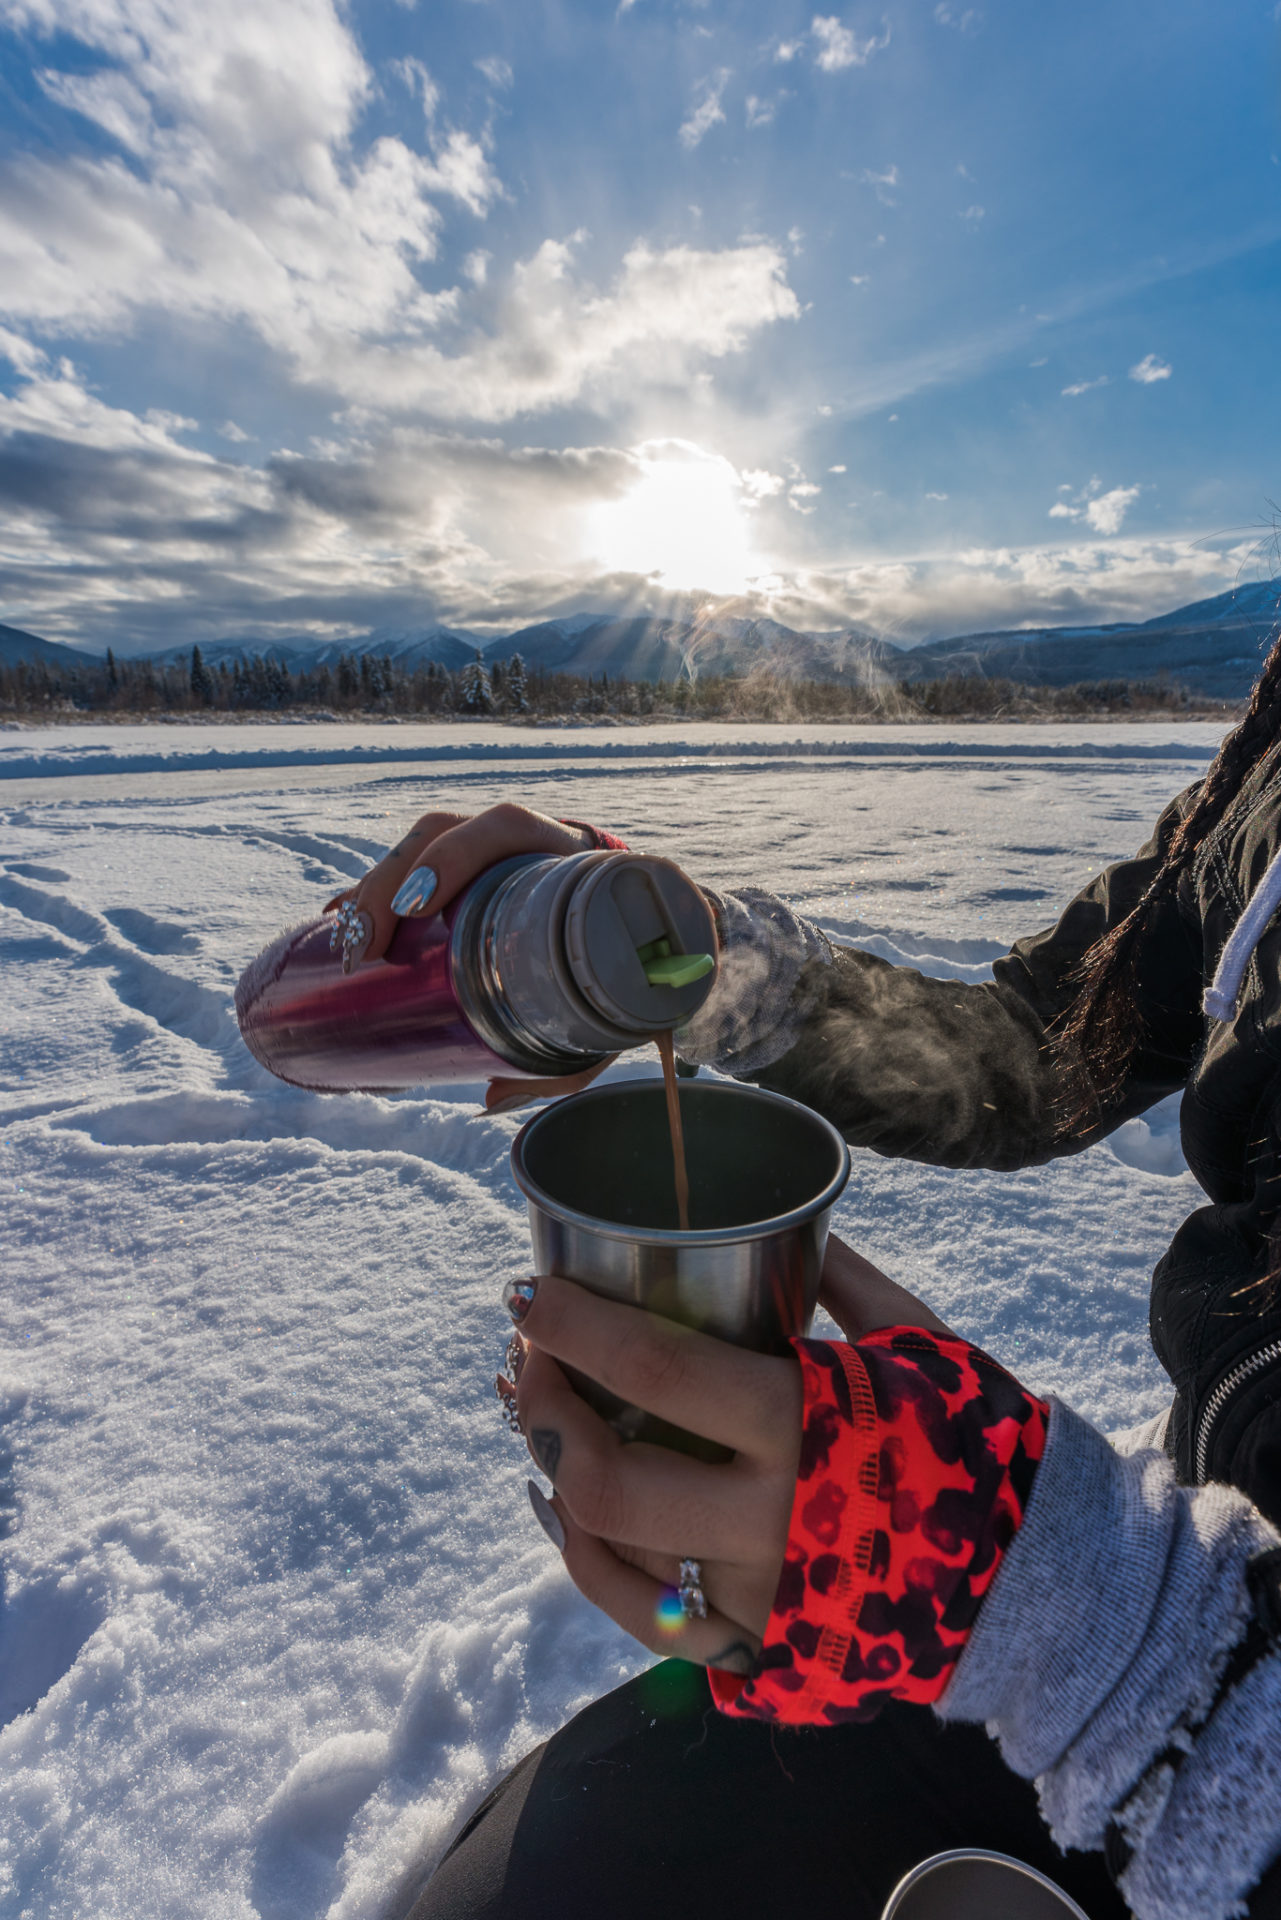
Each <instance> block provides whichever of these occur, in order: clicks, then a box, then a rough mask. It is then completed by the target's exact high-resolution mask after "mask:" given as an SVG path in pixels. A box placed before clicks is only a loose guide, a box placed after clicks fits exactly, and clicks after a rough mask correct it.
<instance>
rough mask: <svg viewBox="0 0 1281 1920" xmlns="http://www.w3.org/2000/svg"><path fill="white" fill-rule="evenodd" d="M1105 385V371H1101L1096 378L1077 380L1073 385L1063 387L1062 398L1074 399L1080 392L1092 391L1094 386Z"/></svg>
mask: <svg viewBox="0 0 1281 1920" xmlns="http://www.w3.org/2000/svg"><path fill="white" fill-rule="evenodd" d="M1107 385H1108V377H1107V375H1106V373H1101V374H1100V375H1099V377H1098V379H1097V380H1078V381H1076V383H1075V384H1074V385H1073V386H1070V387H1064V388H1063V398H1064V399H1065V400H1075V399H1076V397H1077V395H1078V394H1080V393H1093V391H1094V389H1095V388H1096V387H1106V386H1107Z"/></svg>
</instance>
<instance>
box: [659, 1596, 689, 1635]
mask: <svg viewBox="0 0 1281 1920" xmlns="http://www.w3.org/2000/svg"><path fill="white" fill-rule="evenodd" d="M654 1618H655V1619H656V1620H657V1622H658V1630H659V1632H660V1633H680V1631H681V1630H682V1628H683V1627H684V1625H685V1609H684V1607H683V1606H682V1605H681V1597H680V1595H679V1593H677V1591H676V1589H675V1587H668V1588H667V1589H666V1590H665V1591H664V1594H663V1597H662V1599H661V1600H660V1601H659V1603H658V1605H657V1606H656V1607H655V1609H654Z"/></svg>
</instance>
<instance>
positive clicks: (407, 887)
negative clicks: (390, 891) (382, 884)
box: [391, 867, 436, 914]
mask: <svg viewBox="0 0 1281 1920" xmlns="http://www.w3.org/2000/svg"><path fill="white" fill-rule="evenodd" d="M435 891H436V876H435V874H434V873H433V872H432V870H431V868H430V867H415V868H414V870H413V872H412V873H411V874H410V875H409V876H408V878H407V879H406V880H404V881H403V882H402V883H401V886H400V889H399V891H398V892H397V893H395V894H394V895H393V896H392V902H391V910H392V912H393V913H399V914H406V913H417V912H419V910H420V909H421V908H423V907H425V906H426V905H427V902H428V901H429V900H430V899H431V897H432V895H433V893H435Z"/></svg>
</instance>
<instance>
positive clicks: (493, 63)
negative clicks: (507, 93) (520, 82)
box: [476, 53, 515, 88]
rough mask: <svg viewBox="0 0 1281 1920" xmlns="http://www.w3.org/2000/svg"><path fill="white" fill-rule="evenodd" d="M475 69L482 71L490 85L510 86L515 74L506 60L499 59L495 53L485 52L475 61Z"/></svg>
mask: <svg viewBox="0 0 1281 1920" xmlns="http://www.w3.org/2000/svg"><path fill="white" fill-rule="evenodd" d="M476 68H477V71H478V72H480V73H483V74H484V76H485V78H486V80H488V82H489V84H490V86H491V87H504V88H505V87H510V86H511V84H512V81H513V80H514V79H515V75H514V74H513V72H512V70H511V66H510V65H509V63H508V62H507V61H506V60H500V59H499V58H498V55H497V54H495V53H491V54H487V55H486V56H485V58H484V59H483V60H478V61H477V62H476Z"/></svg>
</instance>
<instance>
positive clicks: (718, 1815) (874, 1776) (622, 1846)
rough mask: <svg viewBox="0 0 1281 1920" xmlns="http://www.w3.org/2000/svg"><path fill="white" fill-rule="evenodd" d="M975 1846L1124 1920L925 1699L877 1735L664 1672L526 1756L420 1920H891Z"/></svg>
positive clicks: (1109, 1888)
mask: <svg viewBox="0 0 1281 1920" xmlns="http://www.w3.org/2000/svg"><path fill="white" fill-rule="evenodd" d="M967 1846H968V1847H989V1848H992V1849H993V1850H994V1851H996V1852H998V1853H1009V1854H1013V1855H1014V1856H1015V1857H1016V1858H1017V1859H1020V1860H1024V1861H1026V1862H1027V1863H1028V1864H1029V1865H1030V1866H1033V1867H1039V1868H1040V1870H1041V1872H1042V1873H1044V1874H1047V1875H1048V1876H1049V1878H1050V1879H1051V1880H1054V1881H1056V1882H1057V1883H1058V1885H1059V1886H1061V1887H1063V1888H1064V1889H1065V1891H1066V1892H1068V1893H1070V1894H1071V1896H1072V1898H1073V1899H1074V1900H1076V1901H1077V1903H1078V1904H1079V1905H1080V1906H1081V1907H1082V1908H1083V1909H1084V1910H1085V1912H1086V1913H1087V1914H1088V1915H1089V1916H1090V1920H1126V1914H1127V1908H1126V1905H1125V1902H1124V1901H1123V1900H1122V1899H1121V1897H1120V1895H1119V1894H1118V1893H1117V1891H1116V1889H1115V1888H1114V1887H1113V1885H1112V1882H1111V1880H1110V1879H1109V1878H1108V1874H1107V1871H1106V1869H1105V1867H1104V1864H1103V1858H1102V1855H1101V1854H1095V1853H1070V1854H1067V1855H1063V1854H1060V1853H1059V1852H1058V1850H1057V1849H1056V1847H1055V1845H1054V1843H1053V1841H1052V1840H1051V1839H1050V1836H1049V1833H1048V1831H1047V1829H1046V1827H1045V1826H1044V1824H1043V1823H1042V1821H1041V1818H1040V1816H1039V1814H1038V1812H1037V1805H1036V1794H1035V1792H1034V1790H1033V1788H1032V1787H1031V1786H1030V1785H1029V1784H1028V1783H1027V1782H1026V1781H1023V1780H1020V1779H1018V1778H1017V1776H1016V1775H1014V1774H1012V1773H1010V1772H1009V1771H1008V1770H1007V1768H1006V1767H1005V1766H1004V1765H1003V1764H1002V1761H1001V1757H1000V1754H999V1753H998V1751H997V1748H996V1745H995V1742H993V1741H991V1740H989V1739H988V1737H987V1735H986V1734H985V1733H984V1732H983V1730H982V1728H980V1727H944V1726H941V1725H940V1724H939V1723H938V1721H936V1720H935V1718H934V1716H933V1715H932V1714H931V1713H929V1712H928V1711H927V1710H926V1709H925V1708H922V1707H909V1706H891V1707H889V1708H887V1709H886V1710H885V1711H883V1712H882V1713H881V1715H880V1716H879V1718H878V1719H876V1720H873V1721H870V1722H869V1723H868V1724H867V1725H865V1726H846V1727H832V1728H799V1729H789V1728H770V1727H767V1726H763V1725H761V1724H760V1723H759V1722H755V1721H748V1720H729V1719H726V1718H725V1717H724V1716H723V1715H722V1714H719V1713H717V1712H716V1710H715V1709H714V1708H713V1707H712V1705H711V1702H710V1699H709V1696H708V1691H707V1681H706V1677H705V1676H704V1674H703V1672H702V1669H701V1668H699V1667H691V1666H687V1665H686V1664H685V1663H684V1662H683V1661H679V1660H668V1661H665V1662H664V1663H663V1664H662V1665H661V1666H657V1667H653V1668H651V1669H650V1671H649V1672H648V1673H643V1674H641V1675H640V1676H639V1677H638V1678H637V1679H635V1680H632V1681H629V1683H628V1684H627V1685H626V1686H625V1687H619V1689H618V1690H617V1692H616V1693H611V1694H607V1695H606V1697H605V1698H604V1699H603V1700H597V1701H596V1702H595V1703H594V1704H593V1705H592V1706H590V1707H588V1708H586V1709H585V1711H584V1712H582V1713H580V1714H579V1715H578V1716H577V1718H576V1719H574V1720H571V1721H570V1723H569V1725H568V1726H567V1727H563V1728H562V1729H561V1731H560V1732H559V1733H558V1734H556V1735H555V1736H554V1737H553V1738H552V1739H551V1740H549V1741H548V1742H547V1744H546V1745H545V1746H542V1747H536V1748H535V1750H534V1751H533V1752H532V1753H530V1754H527V1755H526V1756H525V1758H524V1759H523V1760H522V1761H521V1762H520V1764H519V1766H517V1767H516V1768H515V1770H514V1771H513V1772H512V1773H510V1774H509V1775H508V1776H507V1778H506V1779H505V1780H503V1781H502V1782H501V1784H500V1785H499V1786H498V1787H497V1788H495V1790H494V1792H493V1793H491V1794H490V1796H489V1798H488V1799H487V1800H486V1801H485V1802H484V1803H483V1804H482V1805H481V1806H480V1807H478V1808H477V1810H476V1812H475V1813H474V1814H473V1815H472V1817H471V1819H470V1820H469V1821H468V1822H467V1824H466V1826H465V1827H464V1828H463V1830H462V1832H461V1833H460V1834H459V1835H458V1837H457V1838H456V1840H455V1841H454V1843H453V1845H452V1846H451V1848H450V1849H449V1852H448V1853H447V1854H446V1855H445V1858H444V1859H443V1860H442V1862H441V1864H440V1866H439V1867H438V1868H437V1870H436V1873H435V1875H434V1877H433V1878H432V1880H431V1881H430V1882H429V1883H428V1885H427V1887H426V1889H425V1890H424V1892H423V1893H422V1894H421V1896H420V1897H419V1899H418V1901H417V1904H416V1905H415V1906H414V1907H413V1909H412V1911H411V1913H410V1914H409V1915H408V1916H406V1920H657V1917H658V1916H661V1915H664V1914H676V1913H679V1914H681V1915H686V1914H688V1915H691V1916H698V1920H720V1916H722V1915H725V1916H730V1917H731V1920H758V1917H759V1920H780V1916H783V1915H786V1914H791V1913H807V1914H812V1915H814V1916H816V1917H817V1920H828V1917H829V1916H830V1920H879V1916H880V1913H881V1910H882V1908H883V1907H884V1905H885V1902H886V1900H887V1899H888V1898H889V1895H890V1893H891V1891H892V1890H893V1888H894V1886H895V1884H896V1883H897V1881H899V1880H900V1879H901V1878H902V1876H903V1875H904V1874H905V1873H906V1872H907V1871H908V1869H909V1868H910V1867H913V1866H915V1865H916V1864H917V1862H918V1861H920V1860H922V1859H924V1858H926V1857H927V1856H928V1855H929V1854H932V1853H939V1852H941V1851H943V1849H944V1848H947V1847H967ZM1251 1911H1252V1913H1253V1912H1255V1911H1258V1912H1262V1911H1263V1909H1262V1908H1258V1909H1256V1908H1255V1906H1254V1904H1253V1903H1252V1906H1251Z"/></svg>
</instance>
